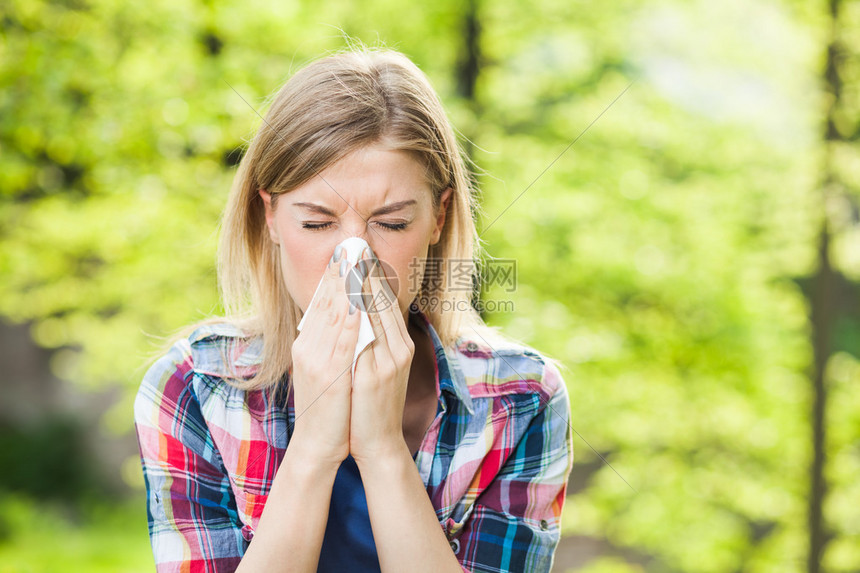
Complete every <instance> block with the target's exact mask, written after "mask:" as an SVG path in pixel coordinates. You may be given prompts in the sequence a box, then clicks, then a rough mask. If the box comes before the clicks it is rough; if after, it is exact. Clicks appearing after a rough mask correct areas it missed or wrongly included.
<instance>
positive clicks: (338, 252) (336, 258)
mask: <svg viewBox="0 0 860 573" xmlns="http://www.w3.org/2000/svg"><path fill="white" fill-rule="evenodd" d="M342 255H343V245H338V246H336V247H335V248H334V255H332V260H334V262H338V261H339V260H340V257H341V256H342Z"/></svg>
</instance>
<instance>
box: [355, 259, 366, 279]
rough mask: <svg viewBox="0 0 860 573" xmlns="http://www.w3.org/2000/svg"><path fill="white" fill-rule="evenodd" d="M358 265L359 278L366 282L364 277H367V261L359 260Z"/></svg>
mask: <svg viewBox="0 0 860 573" xmlns="http://www.w3.org/2000/svg"><path fill="white" fill-rule="evenodd" d="M356 267H357V268H358V271H357V272H358V280H359V281H361V282H364V279H366V278H367V261H364V260H362V261H359V262H358V264H357V265H356Z"/></svg>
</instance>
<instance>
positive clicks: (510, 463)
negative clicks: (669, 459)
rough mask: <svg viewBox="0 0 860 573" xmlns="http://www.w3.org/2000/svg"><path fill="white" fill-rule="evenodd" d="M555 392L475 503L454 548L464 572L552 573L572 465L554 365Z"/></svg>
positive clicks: (548, 371) (550, 368)
mask: <svg viewBox="0 0 860 573" xmlns="http://www.w3.org/2000/svg"><path fill="white" fill-rule="evenodd" d="M543 382H544V384H546V385H547V387H549V388H551V391H552V394H551V395H550V398H549V400H548V401H547V400H545V399H542V402H544V403H542V404H540V405H539V406H538V408H537V410H536V414H535V416H534V417H533V418H532V419H531V421H530V422H529V424H528V426H527V428H526V430H525V432H524V433H523V435H522V437H521V439H520V440H519V442H518V443H517V445H516V448H515V449H514V451H513V453H512V454H511V455H510V457H509V458H508V459H507V461H505V462H504V464H503V465H502V467H501V468H500V470H499V473H498V474H497V476H496V478H495V479H494V480H493V482H491V483H490V484H489V485H488V486H487V489H485V490H484V491H483V492H482V493H481V494H480V495H479V496H478V498H477V499H476V500H475V504H474V507H473V510H472V514H471V516H470V517H469V519H468V521H467V522H466V524H465V525H464V527H463V530H462V532H461V534H460V535H459V537H458V538H456V540H455V541H452V548H453V549H454V551H455V553H456V554H457V558H458V560H459V561H460V564H461V566H462V567H463V569H464V570H465V571H470V572H473V573H478V572H488V573H489V572H493V573H501V572H513V571H517V572H524V571H528V572H537V573H541V572H547V573H548V572H549V571H550V569H551V567H552V561H553V556H554V554H555V549H556V546H557V545H558V541H559V538H560V534H561V528H560V520H561V510H562V507H563V505H564V500H565V495H566V493H567V480H568V477H569V475H570V471H571V469H572V465H573V438H572V434H571V426H570V402H569V398H568V393H567V389H566V388H565V385H564V382H563V381H562V379H561V375H560V374H559V372H558V370H557V369H556V367H555V366H554V365H552V364H550V363H547V364H546V367H545V369H544V379H543Z"/></svg>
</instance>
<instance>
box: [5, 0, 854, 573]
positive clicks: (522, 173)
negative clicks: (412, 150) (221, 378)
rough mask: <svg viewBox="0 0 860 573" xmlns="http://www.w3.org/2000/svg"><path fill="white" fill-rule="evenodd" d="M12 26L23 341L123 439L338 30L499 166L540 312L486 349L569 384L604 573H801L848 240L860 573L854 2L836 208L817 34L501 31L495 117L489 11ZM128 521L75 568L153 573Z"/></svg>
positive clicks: (496, 45) (11, 153) (8, 310)
mask: <svg viewBox="0 0 860 573" xmlns="http://www.w3.org/2000/svg"><path fill="white" fill-rule="evenodd" d="M0 10H3V11H4V12H3V21H4V26H3V31H2V36H1V37H2V43H0V62H2V63H0V276H2V277H3V280H2V281H0V315H2V316H3V317H5V318H6V319H10V320H13V321H22V322H23V321H29V322H32V324H33V327H32V335H33V338H34V339H35V340H36V341H37V342H38V343H39V344H41V345H43V346H45V347H47V348H54V349H57V353H56V354H55V355H54V360H53V361H52V366H53V368H54V370H55V372H56V373H57V374H58V375H59V376H61V377H63V378H65V379H67V380H69V381H71V382H72V383H75V384H79V385H82V386H101V385H106V384H121V385H124V386H125V387H126V388H127V389H128V392H127V398H126V400H125V401H124V402H123V403H121V404H120V405H119V406H118V410H117V412H118V413H119V414H117V413H116V412H115V413H112V414H111V415H112V418H111V419H112V420H116V419H119V420H121V421H123V420H124V425H123V424H122V423H121V424H119V426H120V429H122V430H125V431H130V430H131V417H130V416H131V414H130V402H131V399H132V396H133V393H134V391H135V389H136V387H137V384H138V383H139V380H140V376H141V375H142V373H143V368H144V363H145V359H146V358H147V356H148V354H150V353H151V351H152V350H153V349H154V348H155V344H154V342H153V341H152V336H153V335H155V336H166V335H168V334H169V333H171V332H172V331H174V330H176V329H178V328H180V327H181V326H183V325H185V324H188V323H190V322H192V321H193V320H196V319H198V318H200V317H202V316H205V315H209V314H212V313H217V312H218V311H219V309H220V307H219V303H218V301H217V293H216V284H215V276H214V249H215V243H216V236H217V221H218V216H219V214H220V212H221V209H222V208H223V206H224V202H225V199H226V196H227V193H228V190H229V187H230V182H231V180H232V176H233V173H234V166H235V164H236V162H237V160H238V158H239V157H240V156H241V153H242V148H243V145H244V142H245V140H246V138H247V137H248V136H249V134H250V132H251V130H252V129H253V128H254V127H255V126H256V125H258V124H259V123H260V119H259V117H258V116H257V112H259V113H264V111H265V103H266V98H267V96H268V95H270V94H271V93H272V92H274V91H275V90H276V89H277V88H278V87H279V85H280V83H281V82H282V81H284V80H285V79H286V78H287V77H288V76H289V74H290V73H291V71H294V70H295V69H297V68H298V67H300V66H301V65H302V64H303V63H305V62H307V61H309V60H310V59H313V58H315V57H317V56H319V55H321V54H323V53H324V52H325V51H327V50H331V49H336V48H339V47H341V46H343V45H344V40H343V38H342V32H343V33H346V34H348V35H350V36H351V37H353V38H357V39H360V40H362V41H364V42H365V43H368V44H374V43H375V42H376V40H377V38H379V39H381V40H382V41H384V42H385V43H386V44H388V45H390V46H391V47H395V48H397V49H400V50H402V51H404V52H405V53H407V54H408V55H409V56H411V57H412V58H413V59H414V60H415V61H416V62H417V63H418V65H419V66H420V67H421V68H422V69H424V70H425V71H426V72H427V73H428V75H429V76H430V78H431V81H432V82H433V84H434V86H436V88H437V89H438V90H439V92H440V94H441V95H442V97H443V100H444V102H445V105H446V108H447V109H448V110H449V112H450V115H451V117H452V119H453V121H454V123H455V125H456V126H457V127H458V128H459V130H460V131H461V132H462V133H463V134H464V135H465V136H467V137H468V138H470V139H471V140H472V142H473V143H474V145H475V146H474V147H473V148H472V150H473V155H474V159H475V161H476V163H477V164H478V166H480V167H481V168H483V170H484V171H485V174H482V175H479V177H478V180H479V182H480V185H481V199H482V210H483V216H482V218H481V226H480V228H481V229H484V232H483V235H482V238H483V239H484V240H485V241H486V242H487V248H488V251H489V252H490V253H491V254H492V255H493V256H496V257H499V258H505V259H516V261H517V265H518V267H517V270H518V285H517V289H516V292H513V293H509V292H506V290H505V289H504V288H503V287H501V286H499V285H488V286H487V287H486V288H485V290H484V291H483V298H484V300H485V301H487V300H510V301H512V302H513V303H514V305H515V312H514V313H508V312H502V311H500V312H496V313H490V314H489V315H488V319H489V321H490V322H491V323H493V324H498V325H501V326H503V328H504V329H505V331H506V332H508V333H510V334H512V335H514V336H517V337H519V338H521V339H522V340H524V341H527V342H529V343H530V344H532V345H534V346H535V347H536V348H539V349H541V350H543V351H545V352H547V353H548V354H550V355H553V356H556V357H558V358H560V359H561V360H562V361H563V362H564V363H565V364H566V365H567V366H568V367H569V370H568V371H566V372H565V373H564V375H565V378H566V380H567V382H568V386H569V388H570V393H571V397H572V411H573V427H574V428H575V429H576V431H577V435H576V436H575V438H574V439H575V448H576V461H575V465H574V482H575V483H577V484H578V485H577V486H576V487H574V488H572V490H571V496H570V498H569V499H568V502H567V506H566V509H565V514H564V532H565V534H578V535H590V536H594V537H595V538H598V539H601V540H605V541H608V542H609V543H611V544H612V545H613V546H615V547H622V548H630V549H631V550H634V551H636V552H638V553H639V554H643V555H647V556H648V557H649V559H648V562H647V565H646V566H641V567H640V566H638V565H634V564H627V563H625V562H624V561H623V560H622V559H620V558H616V557H613V558H611V559H609V558H607V559H602V560H599V561H594V562H592V563H591V564H590V565H588V568H587V569H586V570H588V571H595V572H596V571H639V570H647V571H714V572H718V571H719V572H722V571H727V570H737V571H741V570H743V571H749V572H758V571H775V570H778V571H800V570H801V569H802V568H803V564H804V559H805V550H806V549H805V546H806V515H805V512H806V504H807V497H808V485H807V481H808V477H807V476H808V465H809V462H810V459H811V445H810V439H809V437H808V436H809V434H810V431H809V428H808V426H809V419H808V418H809V410H810V399H811V391H810V388H809V386H810V385H809V381H808V376H809V373H810V368H811V364H812V348H811V346H810V343H809V336H810V329H811V325H810V321H809V317H808V301H807V298H806V296H807V294H808V292H809V291H808V289H807V287H808V285H809V280H810V276H811V275H813V274H814V273H815V264H816V260H815V257H816V248H817V243H816V240H817V232H818V229H819V227H820V223H821V221H822V217H823V216H824V215H825V213H826V214H828V215H827V216H828V217H829V218H830V221H831V223H832V224H833V231H834V244H833V245H832V249H831V252H832V255H833V258H834V260H835V262H836V265H837V270H838V271H839V273H840V274H841V276H842V277H843V280H844V283H845V285H847V286H846V289H845V292H846V293H847V294H846V295H845V301H846V303H845V312H844V313H843V315H842V316H841V317H840V322H839V326H838V328H837V330H836V332H835V335H834V336H835V342H834V344H835V345H836V348H837V349H838V350H839V352H837V353H836V354H835V355H834V356H833V358H832V359H831V361H830V364H829V367H828V384H829V387H830V389H831V393H832V407H831V409H830V411H829V412H828V414H829V423H828V438H827V439H828V442H827V448H828V456H829V459H830V463H829V465H828V470H827V472H828V473H827V478H828V480H829V481H830V483H831V489H830V492H829V494H828V498H827V503H826V507H825V516H826V520H827V523H828V527H829V528H830V529H831V530H832V534H833V538H832V542H831V544H830V545H829V548H828V551H827V553H826V554H825V565H826V566H827V567H829V568H830V569H831V570H833V571H847V570H852V569H856V568H857V567H860V553H858V551H857V547H860V543H858V540H860V521H858V512H857V511H856V509H854V508H855V506H856V500H857V499H860V491H858V486H857V480H856V476H857V472H858V470H860V417H858V412H860V408H858V405H860V390H858V388H860V385H858V381H860V362H858V361H860V352H858V350H857V349H858V348H860V346H858V340H860V337H858V332H860V327H858V324H860V318H858V314H857V311H856V308H858V303H860V295H858V294H857V293H858V290H857V288H858V287H857V285H858V283H860V254H858V253H860V231H858V228H860V227H858V225H857V218H858V217H857V212H858V208H857V204H858V200H857V198H858V188H860V152H858V147H857V145H856V141H857V139H858V136H857V132H858V125H860V122H858V117H860V96H858V94H860V91H858V89H857V86H858V85H860V83H858V80H860V67H858V66H860V64H858V62H860V59H858V58H856V54H857V53H858V51H860V50H858V49H860V46H857V45H856V44H857V38H858V37H860V36H858V35H857V34H856V31H857V30H858V23H860V8H858V4H857V3H853V4H847V5H845V6H844V11H843V14H842V16H841V18H842V22H843V28H844V29H845V30H851V31H853V33H849V32H845V34H844V38H843V39H844V42H845V49H846V51H847V52H848V53H853V54H855V56H854V57H853V58H845V62H844V68H843V69H842V72H841V73H842V74H843V77H842V81H843V82H844V85H845V90H844V97H843V98H842V100H841V101H840V103H839V106H840V107H839V110H838V113H837V114H836V115H837V125H836V126H835V129H837V130H839V131H840V133H842V134H843V135H845V136H846V137H847V138H848V139H849V140H850V141H848V142H845V143H838V144H836V143H834V144H832V146H833V147H832V150H833V154H832V158H831V161H832V164H833V168H834V170H835V171H836V172H837V173H838V175H839V181H838V182H837V184H838V186H839V193H838V194H831V195H826V194H825V193H823V192H822V189H821V187H822V183H823V182H822V181H821V180H820V170H821V169H822V164H823V161H824V146H823V145H822V143H821V136H822V131H823V127H822V125H821V122H822V117H823V113H824V109H825V106H826V105H827V103H828V101H829V100H828V96H827V95H826V94H822V93H821V91H820V89H819V88H820V83H819V76H820V75H821V72H822V69H821V66H822V62H823V54H824V47H825V42H826V41H827V33H828V30H829V27H828V24H827V21H826V18H825V16H826V13H825V6H824V5H823V4H822V5H820V6H819V5H818V4H813V3H797V2H794V3H792V2H789V1H787V0H783V1H780V2H778V1H764V0H757V1H755V2H752V3H750V2H741V1H740V0H732V1H728V2H717V3H714V2H704V1H697V2H682V1H680V0H665V1H663V2H659V3H643V2H632V1H629V0H628V1H624V2H612V3H588V2H583V1H581V0H576V1H573V2H571V1H565V2H561V1H558V0H542V1H541V2H537V3H527V4H523V3H517V2H510V1H506V2H486V1H485V2H480V3H479V4H478V12H477V14H478V18H479V21H480V29H481V34H482V35H481V37H480V47H481V54H480V58H479V63H480V73H479V76H478V80H477V85H476V86H475V88H476V90H475V93H476V96H475V99H474V101H464V100H463V99H461V98H460V97H459V96H458V95H457V79H456V77H455V73H454V70H455V68H456V66H457V65H458V63H459V62H461V61H462V59H463V57H464V40H463V30H464V27H463V18H464V13H465V12H464V10H465V7H464V5H463V4H461V3H458V2H453V1H451V0H444V1H442V2H436V3H425V4H419V3H413V4H408V5H403V4H402V3H394V2H393V1H390V0H381V1H378V2H374V3H372V4H370V5H363V4H362V5H358V4H355V3H350V2H345V1H336V2H327V3H323V4H319V3H311V2H287V3H270V2H263V1H261V0H258V1H252V2H242V3H239V2H228V3H218V4H217V5H216V4H209V3H200V2H178V3H176V2H174V3H167V2H157V3H154V4H153V3H147V4H143V3H135V2H131V3H127V2H126V3H113V2H106V1H98V2H87V3H84V2H74V1H70V2H65V3H47V2H39V1H36V2H31V1H28V2H24V1H21V0H18V1H12V2H10V3H7V4H6V5H5V6H4V7H3V8H2V9H0ZM634 80H635V81H634ZM631 82H633V84H632V85H630V84H631ZM228 84H229V85H228ZM628 86H629V89H627V91H626V93H624V95H622V96H621V97H620V98H618V100H617V101H616V102H615V103H614V105H612V106H611V107H610V108H609V109H608V110H606V108H607V106H609V104H610V103H611V102H613V100H614V99H615V98H616V97H618V96H619V94H621V93H622V92H623V91H624V90H625V88H628ZM234 89H235V91H234ZM604 110H606V111H605V113H603V115H600V114H601V113H602V112H604ZM598 116H600V118H599V119H598V120H597V121H596V122H595V123H594V124H593V125H591V127H590V128H589V125H590V124H591V122H592V121H593V120H595V118H597V117H598ZM586 128H589V129H588V131H587V132H586V133H585V134H584V135H583V136H582V137H581V138H580V139H578V140H577V141H576V143H575V144H574V145H573V146H572V147H570V148H569V149H567V147H568V145H569V144H570V143H571V142H572V141H573V140H574V139H575V138H576V137H577V136H578V135H579V134H580V133H581V132H582V131H583V130H585V129H586ZM566 149H567V151H566V152H565V150H566ZM563 152H564V153H563ZM556 159H557V161H555V163H553V161H554V160H556ZM551 163H552V167H551V168H549V169H548V170H547V171H546V173H543V171H544V170H545V169H546V168H547V166H549V165H550V164H551ZM542 173H543V174H542ZM541 174H542V175H541ZM852 305H853V306H852ZM852 309H853V310H852ZM585 440H587V442H588V444H589V445H587V444H586V442H585ZM591 447H593V448H594V450H596V451H597V452H600V454H601V455H602V456H604V457H605V458H606V460H607V461H608V462H609V463H610V464H612V467H610V466H609V465H607V464H605V463H603V461H601V460H600V459H599V458H598V457H597V455H596V454H595V452H594V451H592V449H591ZM613 468H614V470H613ZM615 471H617V472H618V474H621V476H623V478H624V479H623V480H622V479H621V477H619V475H617V474H616V473H615ZM624 480H626V481H627V482H629V484H630V485H629V486H628V484H627V483H625V481H624ZM634 490H635V491H634ZM3 503H4V505H3V506H2V508H3V509H2V511H3V515H4V516H5V517H4V519H5V521H3V522H2V523H5V524H6V525H5V526H4V527H5V531H7V535H8V531H18V528H17V526H14V524H13V525H9V524H10V523H12V521H10V520H12V519H13V518H15V519H17V518H16V517H15V516H18V515H22V516H24V517H23V518H21V519H24V521H27V520H30V519H37V518H38V516H39V515H41V510H40V509H37V508H36V506H35V505H26V504H25V505H22V506H18V505H14V503H13V502H11V501H10V498H6V499H5V501H4V502H3ZM15 503H17V502H15ZM28 503H29V502H28ZM128 511H132V510H128ZM134 512H138V514H137V517H135V518H134V519H133V521H134V523H138V524H139V523H140V522H141V520H143V518H144V517H145V515H144V513H143V509H142V505H141V506H140V507H138V508H136V509H135V510H134V511H133V512H132V513H134ZM124 515H125V519H130V515H131V513H126V514H124ZM118 519H119V518H118ZM48 521H50V520H48ZM144 521H145V520H144ZM16 523H17V522H16ZM39 523H45V527H46V529H45V531H55V530H54V529H51V527H52V526H51V525H50V524H48V523H47V521H45V520H44V519H43V521H40V522H39ZM58 523H59V521H58ZM122 523H124V522H122ZM122 523H121V522H119V521H118V522H115V523H114V525H113V526H112V527H111V529H110V530H109V529H107V528H106V527H104V526H93V528H90V529H81V530H75V529H63V528H64V527H65V526H60V525H57V526H56V527H59V528H60V529H59V530H57V531H60V534H59V535H58V536H57V537H58V538H61V539H66V540H67V541H64V542H63V543H67V544H69V545H61V546H60V548H61V549H62V550H63V551H67V552H69V554H76V553H75V552H76V551H77V552H79V553H78V554H82V555H95V553H88V552H89V551H90V550H91V549H92V548H93V547H96V546H97V545H98V544H101V543H104V541H103V539H102V540H100V541H93V540H91V537H90V536H93V535H98V536H105V535H107V536H110V535H116V536H120V535H125V537H122V538H121V539H119V538H116V539H115V538H112V537H109V538H110V539H115V540H116V546H117V547H127V548H128V550H129V552H130V553H129V555H131V556H133V557H130V558H129V560H128V561H125V562H121V561H120V560H119V557H117V560H116V561H112V562H110V564H108V562H105V564H104V565H96V564H94V563H95V561H94V560H95V557H92V559H93V561H92V562H90V561H85V562H82V563H86V566H82V567H80V568H76V569H77V570H99V569H98V567H99V566H101V567H104V568H105V569H109V568H111V567H113V568H112V569H110V570H117V569H121V568H122V567H127V568H129V569H131V568H133V567H140V568H143V567H145V565H141V564H142V563H145V562H146V561H147V559H145V558H144V557H143V556H142V554H143V553H145V552H146V551H148V546H145V541H146V540H145V528H143V529H141V528H140V527H139V526H138V529H137V530H136V531H135V532H134V536H132V535H131V533H128V534H123V533H121V532H120V529H121V528H122V527H124V526H123V525H122ZM129 523H131V521H129ZM30 530H31V531H32V528H30ZM129 531H130V530H129ZM14 535H16V536H19V537H14V539H15V540H16V541H15V544H14V546H15V547H16V549H14V550H12V549H9V547H10V546H9V544H8V543H7V544H6V545H3V546H0V562H4V563H11V564H12V565H10V566H11V567H12V569H10V570H13V571H18V570H21V571H31V570H34V571H39V570H55V569H52V568H51V567H52V565H56V563H55V562H50V561H45V562H44V563H43V564H38V565H29V566H25V565H24V563H25V562H24V561H23V557H20V555H21V553H20V552H19V553H15V551H19V549H18V548H25V547H37V546H38V545H40V544H41V542H40V541H38V539H41V538H39V537H37V534H35V533H15V534H14ZM28 536H29V537H28ZM7 539H8V538H7ZM74 547H77V549H75V548H74ZM141 547H143V549H141ZM81 548H83V549H81ZM20 551H22V550H20ZM80 552H82V553H80ZM49 555H50V554H49ZM16 559H17V560H16ZM45 559H47V560H50V559H54V557H50V556H48V557H45ZM82 559H90V557H84V558H82ZM135 559H138V561H134V560H135ZM28 563H32V562H28ZM120 563H123V565H122V567H121V566H120ZM111 564H112V565H111ZM5 566H6V565H4V567H5ZM4 570H5V569H4Z"/></svg>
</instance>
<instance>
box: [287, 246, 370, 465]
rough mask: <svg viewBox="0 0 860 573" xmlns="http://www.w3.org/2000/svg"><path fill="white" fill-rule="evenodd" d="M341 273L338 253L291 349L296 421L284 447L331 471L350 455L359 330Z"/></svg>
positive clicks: (344, 264) (343, 259) (343, 267)
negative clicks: (354, 375)
mask: <svg viewBox="0 0 860 573" xmlns="http://www.w3.org/2000/svg"><path fill="white" fill-rule="evenodd" d="M337 255H340V258H339V259H338V260H337V261H335V260H334V259H335V258H337ZM346 270H348V262H347V260H346V253H345V252H344V251H343V250H342V249H341V250H340V251H339V252H338V251H336V254H335V256H333V257H332V260H331V261H330V262H329V265H328V268H327V269H326V272H325V274H324V275H323V279H322V285H321V286H320V287H319V288H320V290H319V292H318V293H317V296H316V298H315V300H313V301H312V303H311V305H310V306H309V308H308V309H307V311H306V313H307V314H308V315H309V316H308V317H307V320H306V321H305V326H304V328H303V329H302V331H301V332H300V333H299V335H298V337H296V340H295V342H293V346H292V358H293V370H292V384H293V389H294V390H293V391H294V396H295V398H294V403H295V410H296V422H295V429H294V432H293V436H292V438H291V441H290V445H289V447H290V448H293V447H296V448H299V449H300V450H301V453H302V458H303V459H305V460H306V461H307V462H314V461H316V462H319V463H324V464H327V465H334V467H335V469H336V468H337V467H338V466H340V463H341V462H342V461H343V460H344V459H346V457H347V455H348V454H349V431H350V428H349V426H350V422H349V420H350V392H351V386H352V374H351V371H352V360H353V355H354V354H355V345H356V342H357V341H358V330H359V325H360V321H359V320H360V315H359V313H358V312H354V313H353V314H349V310H350V304H349V301H348V299H347V297H346V289H345V286H344V285H345V282H346V279H345V278H344V277H345V273H346Z"/></svg>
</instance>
